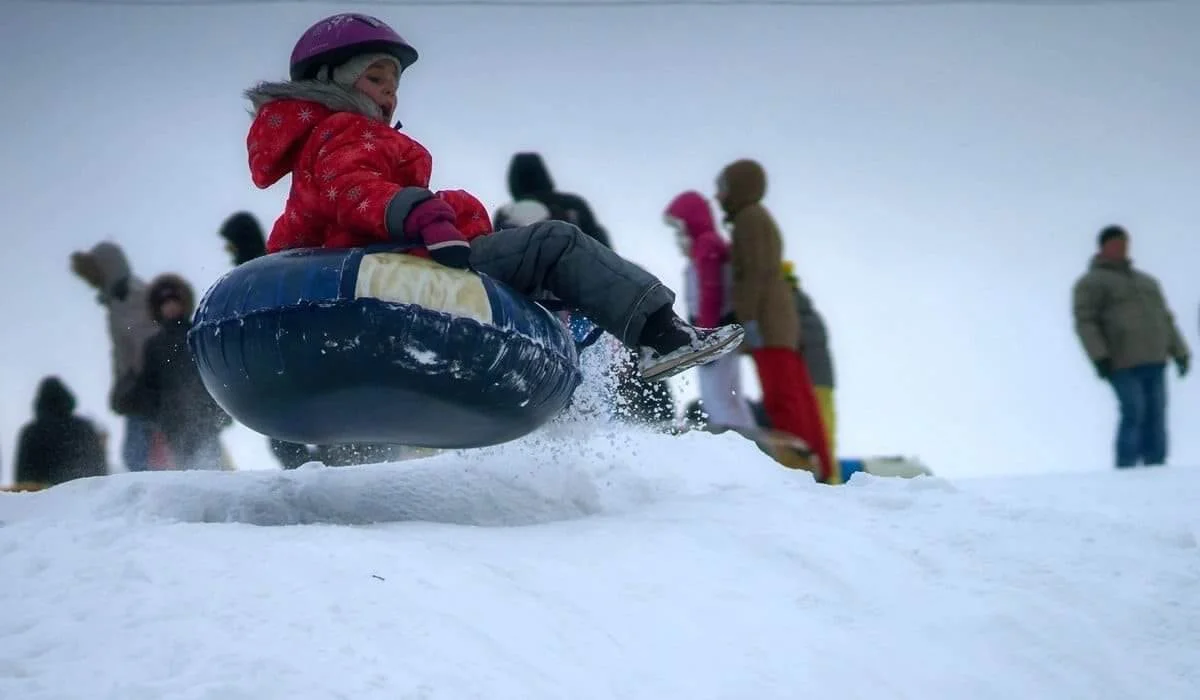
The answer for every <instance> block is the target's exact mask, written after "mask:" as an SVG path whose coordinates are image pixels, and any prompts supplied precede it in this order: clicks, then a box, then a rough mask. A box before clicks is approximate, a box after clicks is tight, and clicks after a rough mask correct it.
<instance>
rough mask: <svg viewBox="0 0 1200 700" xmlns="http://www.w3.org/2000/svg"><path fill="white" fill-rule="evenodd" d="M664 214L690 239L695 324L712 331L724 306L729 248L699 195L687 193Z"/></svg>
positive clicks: (717, 323) (697, 193) (691, 192)
mask: <svg viewBox="0 0 1200 700" xmlns="http://www.w3.org/2000/svg"><path fill="white" fill-rule="evenodd" d="M666 214H667V216H671V217H674V218H676V219H679V220H680V221H682V222H683V224H684V229H685V230H686V231H687V235H688V236H689V237H691V239H692V249H691V258H692V264H693V265H694V266H695V268H696V278H697V286H698V287H699V296H700V312H699V314H698V315H697V318H696V325H698V326H700V327H702V328H715V327H717V326H718V325H719V324H720V320H721V312H722V310H724V309H725V307H726V306H728V303H727V299H726V295H727V294H728V292H729V290H727V289H726V288H725V287H726V284H725V282H726V280H725V270H726V264H727V263H728V261H729V246H728V245H727V244H726V243H725V241H724V239H722V238H721V235H720V234H719V233H717V226H716V223H715V221H714V220H713V215H712V210H711V209H710V208H709V206H708V202H707V201H705V199H704V197H703V195H701V194H700V193H699V192H694V191H688V192H684V193H683V194H681V195H679V196H677V197H676V198H675V199H673V200H672V201H671V204H670V205H669V206H668V207H667V211H666Z"/></svg>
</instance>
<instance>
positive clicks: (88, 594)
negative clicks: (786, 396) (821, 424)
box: [0, 433, 1200, 700]
mask: <svg viewBox="0 0 1200 700" xmlns="http://www.w3.org/2000/svg"><path fill="white" fill-rule="evenodd" d="M1197 503H1200V471H1198V470H1195V469H1182V468H1167V469H1160V470H1155V471H1140V472H1130V473H1099V474H1096V475H1091V476H1078V475H1071V476H1064V477H1044V478H1022V479H1011V480H1004V479H988V480H976V481H962V482H955V483H950V482H947V481H944V480H941V479H935V478H921V479H915V480H899V479H880V478H873V477H865V476H863V475H857V476H856V477H855V478H854V480H853V481H852V482H851V483H850V484H848V485H845V486H840V487H826V486H818V485H816V484H815V483H813V481H812V480H811V478H810V477H808V475H807V474H803V473H794V472H788V471H785V470H782V469H780V468H778V467H776V466H774V465H773V464H772V463H771V462H769V461H768V460H767V459H766V458H765V457H763V456H762V455H761V454H760V453H758V452H757V450H756V449H755V448H754V447H752V446H750V445H748V444H747V443H746V442H745V441H743V440H741V439H740V438H738V437H736V436H733V435H722V436H711V435H704V434H689V435H686V436H682V437H676V438H671V437H662V436H651V435H639V434H633V435H628V434H623V435H615V434H610V433H599V434H591V435H588V436H581V435H575V436H571V435H558V436H556V437H547V438H540V439H529V440H523V441H519V442H516V443H512V444H509V445H506V446H503V447H500V448H496V449H490V450H482V451H475V452H471V453H464V454H454V453H450V454H444V455H440V456H437V457H434V458H431V459H427V460H421V461H412V462H406V463H401V464H395V465H380V466H374V467H357V468H342V469H326V468H305V469H302V470H299V471H296V472H271V471H258V472H237V473H213V472H192V473H153V474H119V475H115V476H112V477H107V478H103V479H90V480H86V481H80V482H74V483H70V484H66V485H64V486H60V487H58V488H55V489H51V490H49V491H46V492H42V493H35V494H3V495H2V497H0V521H3V526H0V605H3V610H4V613H3V615H0V698H5V699H6V700H18V699H20V700H26V699H28V700H35V699H41V698H55V699H56V700H57V699H62V698H87V699H88V700H109V699H111V700H118V699H119V700H141V699H147V700H148V699H151V698H154V699H166V698H169V699H176V698H179V699H184V698H186V699H192V698H195V699H200V698H204V699H211V700H218V699H220V700H242V699H246V700H251V699H252V700H266V699H273V698H281V699H283V698H287V699H292V698H353V699H354V700H367V699H370V698H380V699H381V700H382V699H387V700H397V699H401V698H454V699H466V698H488V699H489V700H500V699H507V698H512V699H514V700H516V699H521V700H535V699H541V698H546V699H554V700H562V699H563V698H571V699H584V698H589V699H590V698H652V699H654V700H664V699H666V698H687V699H688V700H700V699H704V698H714V699H716V698H720V699H742V698H745V699H748V700H749V699H753V700H763V699H773V698H820V699H821V700H833V699H835V698H836V699H837V700H849V699H852V698H871V699H872V700H878V699H887V698H914V699H918V700H931V699H937V700H942V699H959V698H962V699H970V700H987V699H990V698H994V699H996V700H1017V699H1020V700H1033V699H1037V698H1047V699H1049V698H1053V700H1069V699H1073V698H1078V699H1080V700H1103V699H1112V700H1117V699H1122V698H1138V699H1142V698H1144V699H1146V700H1171V699H1179V700H1184V699H1191V698H1197V697H1200V606H1197V601H1200V557H1198V556H1197V555H1198V550H1197V533H1198V531H1200V508H1198V507H1197Z"/></svg>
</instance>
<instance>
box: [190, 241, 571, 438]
mask: <svg viewBox="0 0 1200 700" xmlns="http://www.w3.org/2000/svg"><path fill="white" fill-rule="evenodd" d="M394 251H395V249H394V248H391V249H390V251H389V252H373V251H372V250H369V249H363V248H355V249H349V250H328V249H312V248H306V249H299V250H291V251H286V252H282V253H275V254H272V255H267V256H263V257H260V258H257V259H255V260H252V261H250V262H247V263H245V264H243V265H240V266H238V267H236V268H234V269H233V270H231V271H229V272H228V273H226V274H225V275H224V276H223V277H222V278H221V279H220V280H218V281H217V282H216V283H215V284H214V285H213V286H212V287H211V288H210V289H209V290H208V291H207V292H206V293H205V294H204V297H203V298H202V299H201V300H200V303H199V305H198V306H197V308H196V314H195V318H194V324H193V327H192V330H191V332H190V333H189V335H188V344H189V347H190V348H191V351H192V354H193V356H194V357H195V358H196V364H197V366H198V367H199V370H200V376H201V378H202V379H203V381H204V386H205V387H206V388H207V389H208V391H209V393H211V394H212V396H213V398H214V399H215V400H216V401H217V403H218V404H220V405H221V407H222V408H224V409H225V410H226V411H227V412H228V413H229V414H230V415H231V416H233V417H234V418H235V419H236V420H237V421H238V422H240V423H242V424H244V425H246V426H247V427H249V428H251V429H252V430H255V431H257V432H260V433H263V434H265V435H269V436H271V437H274V438H278V439H281V440H287V441H291V442H298V443H308V444H323V445H325V444H341V443H392V444H402V445H411V446H414V447H434V448H469V447H484V446H487V445H494V444H499V443H502V442H507V441H509V440H513V439H516V438H518V437H521V436H523V435H526V434H528V433H530V432H532V431H533V430H535V429H537V428H538V427H539V426H541V425H543V424H544V423H545V422H546V421H548V420H550V419H551V418H553V417H554V416H555V415H556V414H557V413H558V412H559V411H561V410H562V409H563V408H564V407H565V406H566V405H567V403H568V401H569V400H570V398H571V395H572V394H573V393H574V391H575V388H576V387H577V386H578V385H579V382H580V380H581V376H580V371H579V362H578V358H577V356H576V351H575V346H574V343H573V340H572V337H571V333H570V331H569V330H568V329H567V328H565V327H564V326H563V325H562V324H561V323H560V322H559V321H558V320H557V319H556V318H555V317H554V316H553V315H552V314H551V313H550V312H549V311H547V310H546V309H544V308H543V307H541V306H539V305H537V304H535V303H533V302H531V301H529V300H527V299H525V298H524V297H522V296H520V295H518V294H516V293H515V292H513V291H512V290H511V289H509V288H507V287H505V286H504V285H502V284H500V283H498V282H496V281H495V280H493V279H490V278H488V277H486V276H484V275H479V274H475V273H472V272H466V271H462V270H454V269H451V268H447V267H444V266H441V265H438V264H436V263H433V262H431V261H429V260H425V259H423V258H418V257H414V256H411V255H405V254H403V253H397V252H394Z"/></svg>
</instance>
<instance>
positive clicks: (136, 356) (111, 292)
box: [71, 241, 161, 471]
mask: <svg viewBox="0 0 1200 700" xmlns="http://www.w3.org/2000/svg"><path fill="white" fill-rule="evenodd" d="M71 271H72V272H74V273H75V275H76V276H77V277H79V278H80V279H81V280H83V281H84V282H86V283H87V285H88V286H89V287H91V288H92V289H93V290H95V291H96V293H97V296H96V301H97V302H99V304H100V305H101V306H103V307H104V308H105V311H106V312H107V315H108V334H109V340H110V342H111V345H112V384H111V385H110V388H109V393H108V404H109V408H111V409H112V410H113V412H114V413H116V414H118V415H121V416H123V417H124V418H125V436H124V440H123V442H122V445H121V458H122V461H123V462H124V463H125V468H126V469H128V470H129V471H144V470H146V469H150V468H153V467H155V466H157V464H156V458H155V457H154V456H153V454H152V449H151V446H152V445H153V443H154V441H155V439H156V436H161V431H160V430H159V429H158V427H157V426H155V425H154V423H152V422H151V421H149V420H147V419H145V418H143V417H140V416H135V415H130V414H129V413H127V412H126V411H123V410H122V409H121V408H120V407H121V406H122V405H123V404H124V399H125V394H127V393H128V392H129V391H131V390H132V389H133V385H134V384H135V383H136V379H137V375H138V373H140V372H141V370H142V359H143V358H142V348H143V346H144V345H145V343H146V341H147V340H148V339H149V338H150V337H151V336H153V335H154V334H155V333H156V332H157V331H158V328H157V326H156V325H155V324H154V320H153V319H152V318H150V313H149V311H148V310H147V308H146V283H145V282H143V281H142V279H141V278H139V277H138V276H136V275H134V274H133V271H132V270H131V269H130V267H129V260H128V259H127V258H126V257H125V251H124V250H122V249H121V247H120V246H119V245H117V244H116V243H112V242H111V241H101V242H100V243H97V244H96V245H95V246H93V247H92V248H91V249H90V250H88V251H76V252H74V253H72V254H71Z"/></svg>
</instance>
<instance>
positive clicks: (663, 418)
mask: <svg viewBox="0 0 1200 700" xmlns="http://www.w3.org/2000/svg"><path fill="white" fill-rule="evenodd" d="M508 191H509V194H511V195H512V197H513V201H512V202H510V203H508V204H505V205H504V206H502V207H500V208H499V209H497V210H496V212H495V214H494V215H493V216H492V224H493V226H494V227H495V229H496V230H497V231H502V230H504V229H507V228H516V227H519V226H528V225H530V224H533V223H537V222H539V221H546V220H555V221H566V222H568V223H571V224H574V225H575V226H577V227H579V230H580V231H583V233H585V234H587V235H588V236H591V237H592V238H594V239H596V241H598V242H599V243H601V244H603V245H604V246H605V247H607V248H610V249H611V248H612V241H611V240H610V239H609V236H608V232H607V231H606V230H605V229H604V227H603V226H601V225H600V224H599V223H598V222H597V221H596V216H595V214H593V213H592V208H591V206H590V205H588V202H587V200H585V199H584V198H583V197H581V196H579V195H577V194H572V193H569V192H559V191H558V190H556V189H555V188H554V180H553V178H551V177H550V171H549V169H547V167H546V163H545V161H543V160H542V156H541V155H540V154H538V153H533V152H523V153H517V154H515V155H514V156H513V157H512V160H511V161H510V162H509V165H508ZM617 372H618V374H617V388H616V394H617V396H616V405H615V406H614V411H615V412H616V415H617V418H619V419H621V420H624V421H628V422H631V423H638V424H645V425H652V426H664V427H665V426H666V424H670V423H672V422H673V421H674V420H675V398H674V397H673V396H672V395H671V387H670V385H668V384H667V383H666V382H648V381H645V380H644V379H642V378H641V376H640V375H639V374H638V372H637V356H636V354H635V353H633V352H632V351H631V352H629V353H628V357H627V359H626V360H624V361H622V363H621V366H620V367H619V368H618V370H617Z"/></svg>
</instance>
